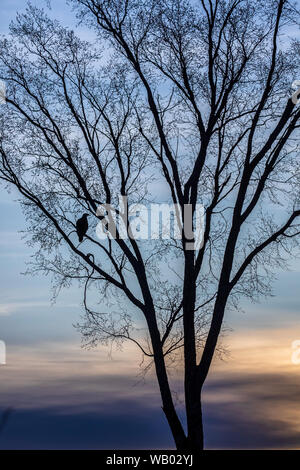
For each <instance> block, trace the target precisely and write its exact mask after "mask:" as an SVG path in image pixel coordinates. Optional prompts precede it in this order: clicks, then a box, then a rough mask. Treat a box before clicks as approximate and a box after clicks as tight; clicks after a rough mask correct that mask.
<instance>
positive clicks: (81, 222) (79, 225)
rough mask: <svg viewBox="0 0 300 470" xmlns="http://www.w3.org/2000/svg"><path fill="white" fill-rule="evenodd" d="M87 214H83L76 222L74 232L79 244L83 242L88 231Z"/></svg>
mask: <svg viewBox="0 0 300 470" xmlns="http://www.w3.org/2000/svg"><path fill="white" fill-rule="evenodd" d="M88 216H89V214H83V216H82V217H80V219H78V220H77V222H76V232H77V235H78V239H79V242H80V243H81V242H82V240H83V237H84V235H85V234H86V232H87V231H88V228H89V224H88V220H87V218H88Z"/></svg>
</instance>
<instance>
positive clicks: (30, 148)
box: [0, 0, 300, 452]
mask: <svg viewBox="0 0 300 470" xmlns="http://www.w3.org/2000/svg"><path fill="white" fill-rule="evenodd" d="M71 3H72V4H73V6H74V8H75V9H76V11H77V13H78V18H79V20H80V21H82V22H84V23H85V24H87V25H89V27H90V28H91V30H93V31H94V33H95V35H96V39H95V41H94V43H93V44H90V43H89V42H86V41H83V40H80V39H79V38H77V37H76V36H75V34H74V32H73V31H71V30H69V29H67V28H64V27H62V26H61V25H60V24H59V23H57V22H56V21H53V20H51V19H49V18H48V17H47V16H46V14H45V13H44V12H43V11H42V10H40V9H37V8H35V7H32V6H29V7H28V9H27V11H26V13H25V14H22V15H18V17H17V19H16V21H15V22H14V23H13V24H12V25H11V29H10V36H9V37H7V38H5V39H3V40H2V42H1V49H0V78H1V79H2V80H4V81H5V82H6V85H7V100H6V101H7V103H6V105H4V106H1V110H0V112H1V166H0V178H1V180H2V181H3V182H5V183H7V185H8V186H11V185H13V186H15V187H16V188H17V189H18V191H19V192H20V194H21V196H22V198H21V204H22V206H23V209H24V211H25V214H26V216H27V223H28V227H27V230H28V235H29V239H30V243H33V244H34V245H37V247H38V249H37V253H36V256H35V263H34V266H33V268H32V269H33V270H40V271H43V272H47V273H49V272H50V273H52V274H53V276H54V280H55V285H56V286H57V287H58V288H59V287H62V286H68V285H69V284H70V283H71V282H72V280H79V282H81V284H82V287H83V291H84V305H85V318H84V320H83V323H82V324H81V330H82V333H83V335H84V338H85V340H86V343H87V344H90V345H96V344H98V343H99V342H101V341H103V342H106V341H108V340H110V339H112V340H114V341H121V342H122V341H123V340H131V341H133V342H134V343H135V344H136V345H137V347H139V348H140V350H141V351H142V353H143V354H144V355H145V356H146V357H148V358H149V361H150V362H149V364H152V362H153V364H154V367H155V371H156V376H157V380H158V384H159V389H160V393H161V399H162V405H163V411H164V413H165V415H166V418H167V420H168V423H169V426H170V429H171V432H172V435H173V437H174V441H175V444H176V447H177V449H181V450H182V449H187V450H190V451H194V452H197V451H199V450H200V449H202V448H203V425H202V404H201V392H202V388H203V385H204V383H205V380H206V377H207V374H208V372H209V369H210V366H211V362H212V359H213V357H214V355H215V352H216V348H217V347H218V340H219V337H220V333H221V332H222V325H223V317H224V313H225V309H226V308H227V309H228V308H238V301H239V299H240V297H241V296H246V297H248V298H250V299H255V298H257V297H259V296H266V295H268V294H269V293H270V292H271V290H270V289H271V281H272V278H273V275H274V274H275V273H276V270H277V269H278V268H279V267H280V268H281V267H284V266H285V264H286V262H287V260H288V258H289V256H290V254H291V253H293V254H295V252H296V250H297V247H298V244H297V243H298V238H297V235H298V234H299V223H298V222H297V221H298V219H297V218H298V217H299V215H300V210H299V206H298V202H299V176H300V175H299V169H298V168H299V165H298V164H297V159H298V150H299V149H298V147H299V138H298V128H299V118H300V109H299V107H298V106H297V100H295V99H291V96H292V93H295V90H292V88H291V84H292V82H293V81H294V80H295V79H297V78H298V76H299V75H298V76H297V74H298V73H299V64H298V63H297V62H298V57H299V51H300V44H299V41H297V40H296V39H290V36H291V33H292V31H293V27H294V26H295V25H297V24H298V12H297V9H296V6H295V5H294V4H292V3H291V2H289V1H287V0H266V1H264V2H260V1H254V0H251V1H248V0H223V1H221V0H201V1H199V2H194V1H190V2H187V1H184V2H183V1H182V0H164V1H160V0H155V1H153V0H141V1H138V2H137V1H135V0H109V1H108V0H73V1H71ZM295 96H296V97H297V96H298V95H297V91H296V95H294V98H295ZM160 191H161V192H162V191H163V193H164V195H166V196H164V197H165V200H167V201H168V202H170V203H173V204H176V205H177V206H176V207H178V208H179V209H178V211H179V212H178V213H177V214H176V216H177V217H178V218H179V220H180V221H181V223H182V232H183V237H182V239H181V240H177V239H176V238H174V237H173V238H171V239H170V240H164V239H156V240H151V241H145V240H142V239H141V240H138V239H136V237H132V236H131V237H129V238H128V239H126V238H125V237H122V236H121V233H119V230H118V229H116V233H115V234H114V235H115V236H114V237H111V238H108V239H105V240H101V239H100V238H99V237H97V236H96V233H95V228H96V225H98V223H99V221H100V220H101V219H102V222H103V220H107V217H109V214H108V213H107V212H105V204H110V205H113V206H114V207H118V199H119V196H122V197H123V198H127V201H128V203H130V204H132V203H136V204H138V203H143V204H146V205H147V204H148V205H149V204H150V202H151V201H152V202H153V201H155V200H156V197H157V195H158V194H159V192H160ZM197 203H200V204H202V205H203V206H204V208H205V224H204V235H203V243H202V246H201V248H200V249H199V250H192V249H188V245H187V244H188V242H190V241H191V239H190V237H188V236H187V235H186V233H185V232H184V228H185V225H186V223H187V219H186V216H185V215H184V208H185V207H186V205H189V207H190V208H191V210H192V214H193V215H194V214H195V211H196V204H197ZM125 206H126V204H125ZM99 207H100V209H101V208H103V210H104V212H103V213H102V215H101V216H100V215H99V214H100V212H99V210H100V209H99ZM125 209H126V207H125ZM82 213H88V214H90V215H91V217H90V218H89V230H88V232H87V233H86V235H85V237H84V240H83V242H82V243H81V244H80V245H78V246H77V244H78V239H77V236H76V220H77V219H78V217H79V216H80V215H81V214H82ZM103 214H106V216H105V215H103ZM116 215H117V216H119V217H120V214H119V213H117V212H116ZM103 217H104V218H103ZM105 217H106V218H105ZM114 228H115V227H114ZM126 229H127V230H128V231H129V233H130V229H131V225H130V223H126ZM91 292H92V293H93V296H92V297H89V299H88V295H89V293H91ZM96 298H97V299H99V298H100V299H101V305H102V306H104V305H105V302H106V301H107V303H108V306H107V308H105V309H104V307H103V309H104V310H105V311H103V312H99V311H97V310H96V307H94V306H93V305H94V304H95V303H96V301H95V299H96ZM91 299H92V300H91ZM93 299H94V300H93ZM112 300H114V303H113V305H112V304H111V302H112ZM116 303H118V305H119V307H118V309H117V310H116V311H114V309H115V305H116ZM139 328H144V329H146V331H147V334H146V337H145V338H143V337H142V335H141V333H140V331H139ZM181 351H182V355H183V369H184V394H185V411H186V429H187V431H185V429H184V426H183V424H182V423H181V420H180V419H179V417H178V414H177V409H176V407H175V404H174V397H173V396H172V392H171V387H170V382H169V376H168V367H169V365H170V364H171V363H172V360H175V359H176V358H178V357H180V353H181Z"/></svg>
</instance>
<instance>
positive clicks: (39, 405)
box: [0, 0, 300, 449]
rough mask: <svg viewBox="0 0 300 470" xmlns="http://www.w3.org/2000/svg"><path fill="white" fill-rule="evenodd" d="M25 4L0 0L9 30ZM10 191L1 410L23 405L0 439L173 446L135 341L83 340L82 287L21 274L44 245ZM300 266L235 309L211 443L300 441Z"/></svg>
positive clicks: (2, 282)
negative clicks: (33, 243)
mask: <svg viewBox="0 0 300 470" xmlns="http://www.w3.org/2000/svg"><path fill="white" fill-rule="evenodd" d="M32 3H35V2H32ZM42 3H43V2H38V4H39V5H41V4H42ZM25 5H26V2H24V1H21V0H1V16H0V30H1V31H2V32H3V33H5V32H6V31H7V29H8V24H9V22H10V20H11V19H13V18H14V16H15V13H16V11H17V10H20V9H22V8H24V7H25ZM50 14H51V15H53V16H55V17H56V18H58V19H60V20H61V21H63V22H65V23H66V24H70V23H71V24H73V27H75V26H74V25H75V20H74V15H72V14H70V9H69V7H67V6H66V5H65V3H64V2H63V1H58V0H55V1H52V11H51V12H50ZM80 34H81V35H82V36H84V37H85V38H87V37H89V34H90V33H89V32H88V31H86V30H85V29H84V28H81V29H80ZM0 191H1V192H0V221H1V222H0V259H1V270H0V339H1V340H4V341H5V342H6V344H7V365H6V366H4V367H1V366H0V377H1V380H0V383H1V386H0V410H1V409H5V408H6V407H12V408H13V412H12V414H11V416H10V419H9V422H8V425H7V428H6V429H5V432H4V433H3V435H2V436H1V439H0V448H120V449H121V448H147V447H150V448H155V447H161V448H166V447H170V446H171V445H172V440H171V438H170V435H169V431H168V428H167V425H166V423H165V420H164V417H163V415H162V413H161V409H160V401H159V397H158V393H157V386H156V382H155V379H154V378H153V376H152V375H151V374H150V375H149V377H148V378H146V381H145V382H144V381H142V380H140V378H139V376H138V374H139V368H138V359H139V356H138V355H137V353H136V352H135V350H133V349H132V348H131V347H127V348H125V350H124V351H123V352H120V351H115V352H114V353H113V354H112V356H111V355H110V350H109V348H104V347H101V348H98V349H96V350H92V351H87V350H84V349H81V338H80V335H79V333H78V331H76V329H75V328H74V326H73V325H74V323H76V322H77V321H79V319H80V314H81V307H80V302H81V293H80V291H79V290H78V289H77V288H76V287H74V288H71V289H70V290H67V291H64V292H62V294H61V295H60V296H59V298H58V300H57V302H56V303H55V304H54V305H51V304H50V298H51V292H50V279H49V278H43V277H29V276H23V275H22V274H21V272H23V271H25V269H26V262H27V261H29V260H30V256H31V255H32V254H33V251H32V249H30V248H29V247H28V246H26V244H25V242H24V240H22V236H21V234H20V233H19V232H20V231H21V230H22V229H23V228H24V222H25V221H24V217H23V215H22V213H21V211H20V208H19V205H18V203H17V202H16V199H17V194H16V193H15V192H14V191H12V192H11V193H10V194H8V193H7V192H6V190H5V189H4V188H3V187H1V189H0ZM291 268H292V269H291V271H289V272H285V273H279V274H278V280H277V281H276V282H275V284H274V294H275V295H276V296H275V297H274V298H272V299H268V300H264V301H262V302H261V303H260V304H255V305H254V304H244V310H245V312H244V313H231V314H229V316H228V317H227V320H226V324H227V326H228V328H230V329H231V330H232V331H228V332H227V333H226V336H225V338H224V339H223V342H224V344H225V345H226V347H227V348H228V350H229V351H230V354H229V356H228V357H227V358H226V361H225V362H224V361H219V360H216V361H215V364H214V367H213V370H212V372H211V375H210V377H209V380H208V383H207V386H206V391H205V400H206V401H205V403H206V405H205V422H206V430H207V446H208V447H213V446H215V447H220V448H239V447H240V448H241V447H242V448H243V447H244V448H245V447H250V448H251V447H254V448H255V447H272V448H279V447H288V448H289V447H290V448H299V441H300V427H299V424H298V422H300V420H299V410H298V408H299V404H298V395H299V385H300V383H299V380H300V366H295V365H292V364H291V361H290V355H291V348H290V345H291V342H292V341H293V340H295V339H299V338H300V316H299V310H300V309H299V307H300V301H299V281H300V264H299V263H297V262H295V261H292V263H291ZM176 380H178V377H177V376H176V373H175V374H174V381H175V382H176ZM149 403H150V405H149Z"/></svg>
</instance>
